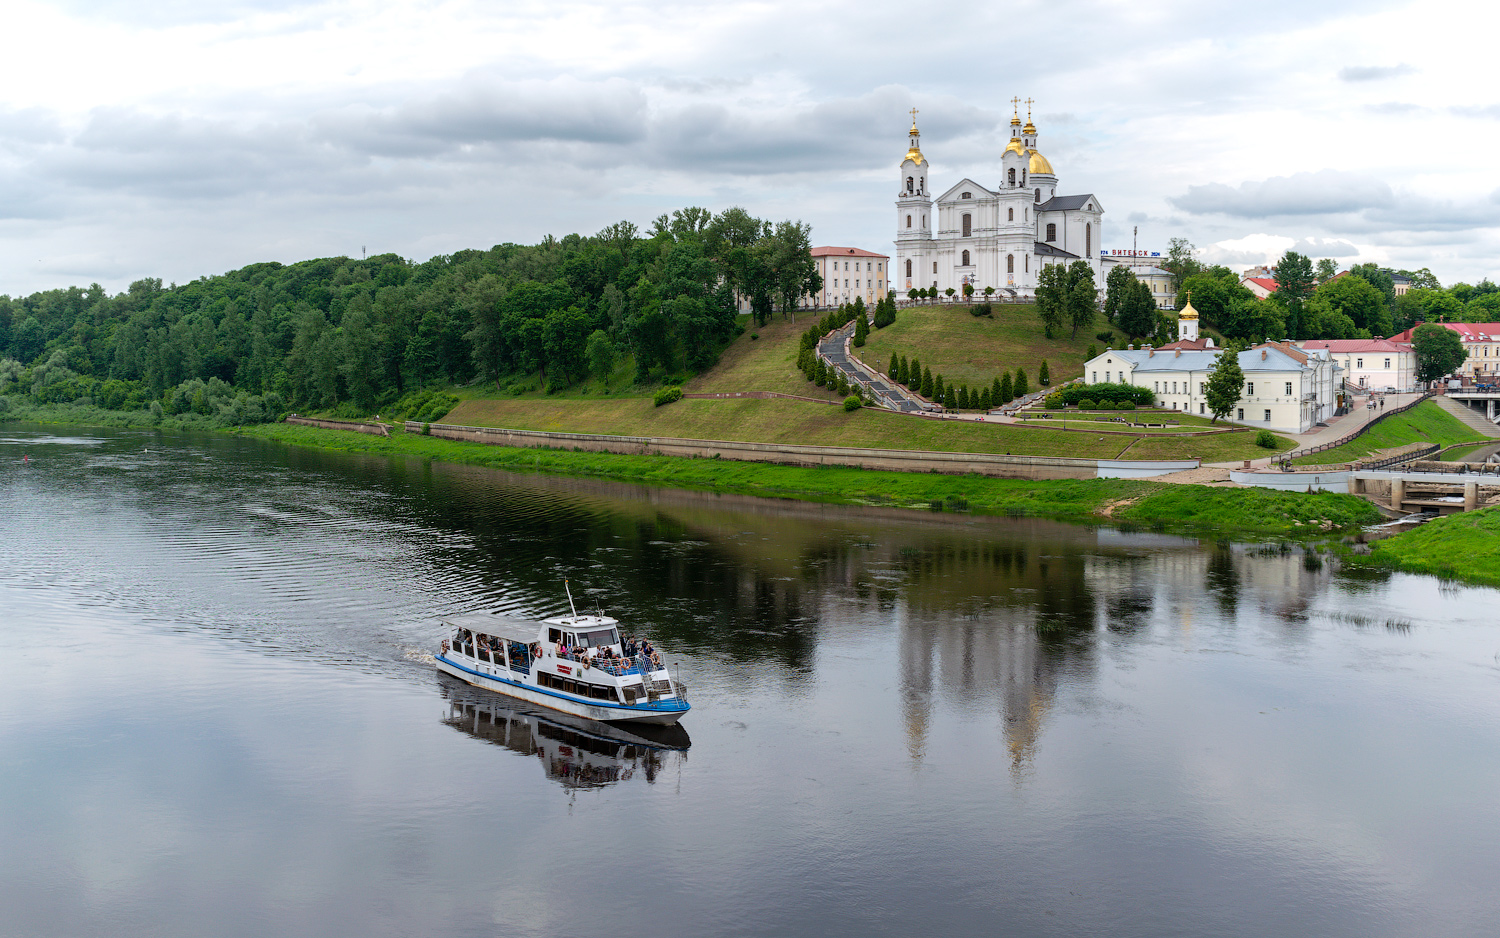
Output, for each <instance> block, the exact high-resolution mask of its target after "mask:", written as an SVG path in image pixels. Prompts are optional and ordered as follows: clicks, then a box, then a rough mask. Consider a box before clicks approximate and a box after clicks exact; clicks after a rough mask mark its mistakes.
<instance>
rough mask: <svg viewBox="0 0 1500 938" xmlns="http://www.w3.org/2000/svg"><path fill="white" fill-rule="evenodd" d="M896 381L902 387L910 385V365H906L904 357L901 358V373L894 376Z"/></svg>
mask: <svg viewBox="0 0 1500 938" xmlns="http://www.w3.org/2000/svg"><path fill="white" fill-rule="evenodd" d="M896 381H897V383H899V384H900V385H901V386H902V387H906V386H908V385H910V384H911V365H909V364H907V362H906V356H905V355H902V356H901V371H900V373H899V374H897V375H896Z"/></svg>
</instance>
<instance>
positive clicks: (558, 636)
mask: <svg viewBox="0 0 1500 938" xmlns="http://www.w3.org/2000/svg"><path fill="white" fill-rule="evenodd" d="M547 641H549V642H551V643H552V644H554V645H556V644H557V643H558V642H560V641H562V629H548V630H547Z"/></svg>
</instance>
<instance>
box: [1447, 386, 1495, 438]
mask: <svg viewBox="0 0 1500 938" xmlns="http://www.w3.org/2000/svg"><path fill="white" fill-rule="evenodd" d="M1433 400H1435V401H1437V405H1438V406H1439V407H1441V408H1443V410H1446V411H1447V412H1448V413H1450V414H1452V415H1453V416H1455V417H1457V418H1458V419H1459V420H1460V421H1462V422H1463V424H1464V425H1465V426H1467V427H1470V428H1472V429H1473V430H1474V432H1476V433H1479V434H1482V435H1484V436H1487V437H1489V438H1490V439H1492V440H1500V425H1497V424H1494V423H1491V422H1490V421H1489V420H1486V419H1485V416H1484V414H1482V413H1480V412H1479V411H1477V410H1473V409H1471V408H1468V407H1465V406H1464V405H1462V404H1460V403H1458V402H1457V401H1450V400H1448V398H1447V397H1444V396H1443V395H1441V394H1439V395H1438V396H1437V397H1435V398H1433Z"/></svg>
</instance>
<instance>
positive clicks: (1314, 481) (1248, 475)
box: [1229, 468, 1352, 492]
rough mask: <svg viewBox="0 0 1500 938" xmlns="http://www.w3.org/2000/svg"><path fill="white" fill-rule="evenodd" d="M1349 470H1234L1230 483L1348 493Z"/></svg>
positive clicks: (1231, 472) (1296, 490)
mask: <svg viewBox="0 0 1500 938" xmlns="http://www.w3.org/2000/svg"><path fill="white" fill-rule="evenodd" d="M1351 474H1352V473H1351V472H1350V471H1349V470H1348V469H1342V468H1340V469H1330V470H1328V471H1327V472H1279V471H1278V472H1257V471H1254V470H1240V469H1233V470H1230V473H1229V481H1231V482H1238V483H1239V484H1241V485H1253V486H1255V487H1256V488H1262V489H1275V490H1277V491H1279V492H1306V491H1308V490H1309V489H1310V490H1312V491H1314V492H1348V491H1349V476H1350V475H1351Z"/></svg>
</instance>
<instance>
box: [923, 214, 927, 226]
mask: <svg viewBox="0 0 1500 938" xmlns="http://www.w3.org/2000/svg"><path fill="white" fill-rule="evenodd" d="M922 227H923V228H926V227H927V216H926V215H923V216H922Z"/></svg>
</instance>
